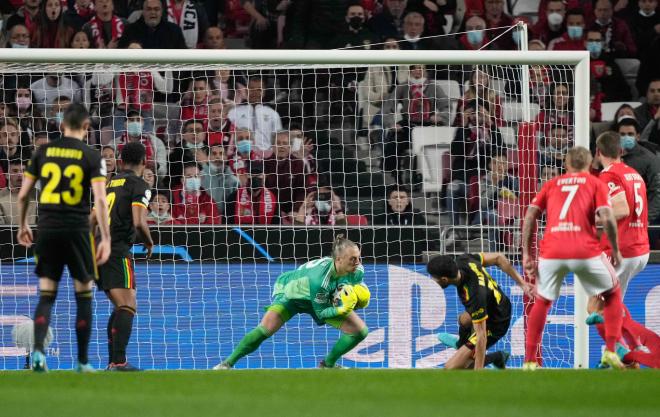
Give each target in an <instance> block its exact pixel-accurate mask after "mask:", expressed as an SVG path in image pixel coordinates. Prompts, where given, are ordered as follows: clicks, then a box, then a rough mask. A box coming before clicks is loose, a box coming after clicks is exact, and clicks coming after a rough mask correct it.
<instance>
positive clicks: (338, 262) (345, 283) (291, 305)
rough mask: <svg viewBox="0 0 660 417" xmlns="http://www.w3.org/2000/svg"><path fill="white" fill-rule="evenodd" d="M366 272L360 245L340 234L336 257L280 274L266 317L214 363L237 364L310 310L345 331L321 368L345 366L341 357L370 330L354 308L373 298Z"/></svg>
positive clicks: (323, 321)
mask: <svg viewBox="0 0 660 417" xmlns="http://www.w3.org/2000/svg"><path fill="white" fill-rule="evenodd" d="M363 277H364V268H363V267H362V265H361V264H360V248H359V247H358V245H357V244H355V243H354V242H352V241H350V240H348V239H345V238H344V237H343V235H338V236H337V238H336V239H335V241H334V244H333V245H332V257H325V258H321V259H315V260H313V261H309V262H307V263H306V264H303V265H301V266H300V267H298V268H297V269H295V270H293V271H289V272H285V273H283V274H281V275H280V276H279V277H277V280H276V281H275V286H274V288H273V301H272V304H271V305H270V306H268V307H266V314H265V315H264V316H263V318H262V319H261V323H260V324H259V325H258V326H257V327H255V328H254V329H252V330H251V331H250V332H248V333H247V334H246V335H245V336H243V339H241V341H240V343H239V344H238V346H237V347H236V348H235V349H234V351H233V352H232V353H231V355H229V357H227V358H226V359H225V360H224V361H222V362H221V363H219V364H218V365H216V366H215V367H213V369H216V370H219V369H230V368H232V367H233V366H234V365H235V364H236V362H237V361H238V360H239V359H241V358H242V357H243V356H246V355H248V354H250V353H252V352H254V351H255V350H256V349H257V348H258V347H259V346H260V345H261V344H262V343H263V342H264V341H265V340H266V339H268V338H269V337H271V336H272V335H273V334H275V333H276V332H277V331H278V330H279V329H280V328H281V327H282V325H283V324H284V323H286V322H287V321H289V319H291V318H292V317H293V316H295V315H296V314H298V313H305V314H309V315H310V316H312V319H313V320H314V321H315V322H316V324H318V325H319V326H320V325H323V324H329V325H330V326H332V327H334V328H336V329H339V330H340V331H341V332H342V335H341V337H340V338H339V340H337V342H336V343H335V345H334V346H333V348H332V350H331V351H330V352H329V353H328V354H327V355H326V357H325V358H324V359H323V360H322V361H321V362H320V364H319V368H335V367H339V366H338V365H337V361H338V360H339V358H341V357H342V356H343V355H345V354H346V353H348V352H350V351H351V350H352V349H353V348H354V347H355V346H357V345H358V344H359V343H360V342H361V341H363V340H364V339H365V338H366V337H367V334H368V333H369V330H368V329H367V326H366V324H365V323H364V321H363V320H362V319H361V318H360V317H359V316H358V315H357V314H356V313H355V311H354V310H355V309H358V308H364V307H366V306H367V305H368V304H369V297H370V293H369V290H368V288H367V287H366V286H365V285H364V284H363V283H362V280H363Z"/></svg>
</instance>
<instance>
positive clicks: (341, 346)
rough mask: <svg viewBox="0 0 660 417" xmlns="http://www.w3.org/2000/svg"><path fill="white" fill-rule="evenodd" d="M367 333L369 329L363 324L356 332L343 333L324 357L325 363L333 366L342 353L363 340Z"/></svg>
mask: <svg viewBox="0 0 660 417" xmlns="http://www.w3.org/2000/svg"><path fill="white" fill-rule="evenodd" d="M368 334H369V329H368V328H367V327H366V326H365V327H363V328H362V330H360V331H359V332H357V333H354V334H346V333H343V334H342V335H341V337H340V338H339V340H337V342H336V343H335V345H334V346H333V347H332V350H331V351H330V353H328V355H327V356H326V357H325V365H326V366H328V367H333V366H335V363H337V361H338V360H339V358H341V357H342V356H343V355H344V354H346V353H348V352H350V351H351V349H353V348H354V347H355V346H357V345H358V344H359V343H360V342H361V341H363V340H364V339H365V338H366V337H367V335H368Z"/></svg>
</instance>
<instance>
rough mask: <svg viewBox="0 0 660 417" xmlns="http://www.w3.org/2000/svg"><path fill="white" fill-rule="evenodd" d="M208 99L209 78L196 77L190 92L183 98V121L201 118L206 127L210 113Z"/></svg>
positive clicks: (191, 84)
mask: <svg viewBox="0 0 660 417" xmlns="http://www.w3.org/2000/svg"><path fill="white" fill-rule="evenodd" d="M208 100H209V85H208V80H207V79H206V78H204V77H199V78H194V79H193V81H192V83H190V88H189V89H188V92H187V93H186V94H184V97H183V99H182V100H181V121H186V120H190V119H196V120H201V121H202V122H203V124H204V128H206V127H207V124H208V115H209V105H208Z"/></svg>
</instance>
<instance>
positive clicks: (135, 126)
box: [126, 122, 142, 136]
mask: <svg viewBox="0 0 660 417" xmlns="http://www.w3.org/2000/svg"><path fill="white" fill-rule="evenodd" d="M126 132H128V136H140V135H141V134H142V123H140V122H128V123H126Z"/></svg>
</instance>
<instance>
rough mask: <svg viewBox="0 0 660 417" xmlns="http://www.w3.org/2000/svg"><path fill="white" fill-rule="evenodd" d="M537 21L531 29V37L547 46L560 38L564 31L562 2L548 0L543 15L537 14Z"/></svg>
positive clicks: (564, 14) (564, 12)
mask: <svg viewBox="0 0 660 417" xmlns="http://www.w3.org/2000/svg"><path fill="white" fill-rule="evenodd" d="M539 16H542V17H540V18H539V21H538V22H536V24H535V25H534V26H533V27H532V29H531V32H532V34H533V37H534V38H536V39H539V40H541V41H542V42H543V43H544V44H546V45H548V44H549V43H550V41H552V40H553V39H555V38H559V37H561V36H562V35H563V34H564V32H565V31H566V25H565V22H564V17H565V16H566V5H565V4H564V2H563V1H562V0H549V1H548V2H547V3H546V9H545V13H543V14H541V13H540V12H539Z"/></svg>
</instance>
